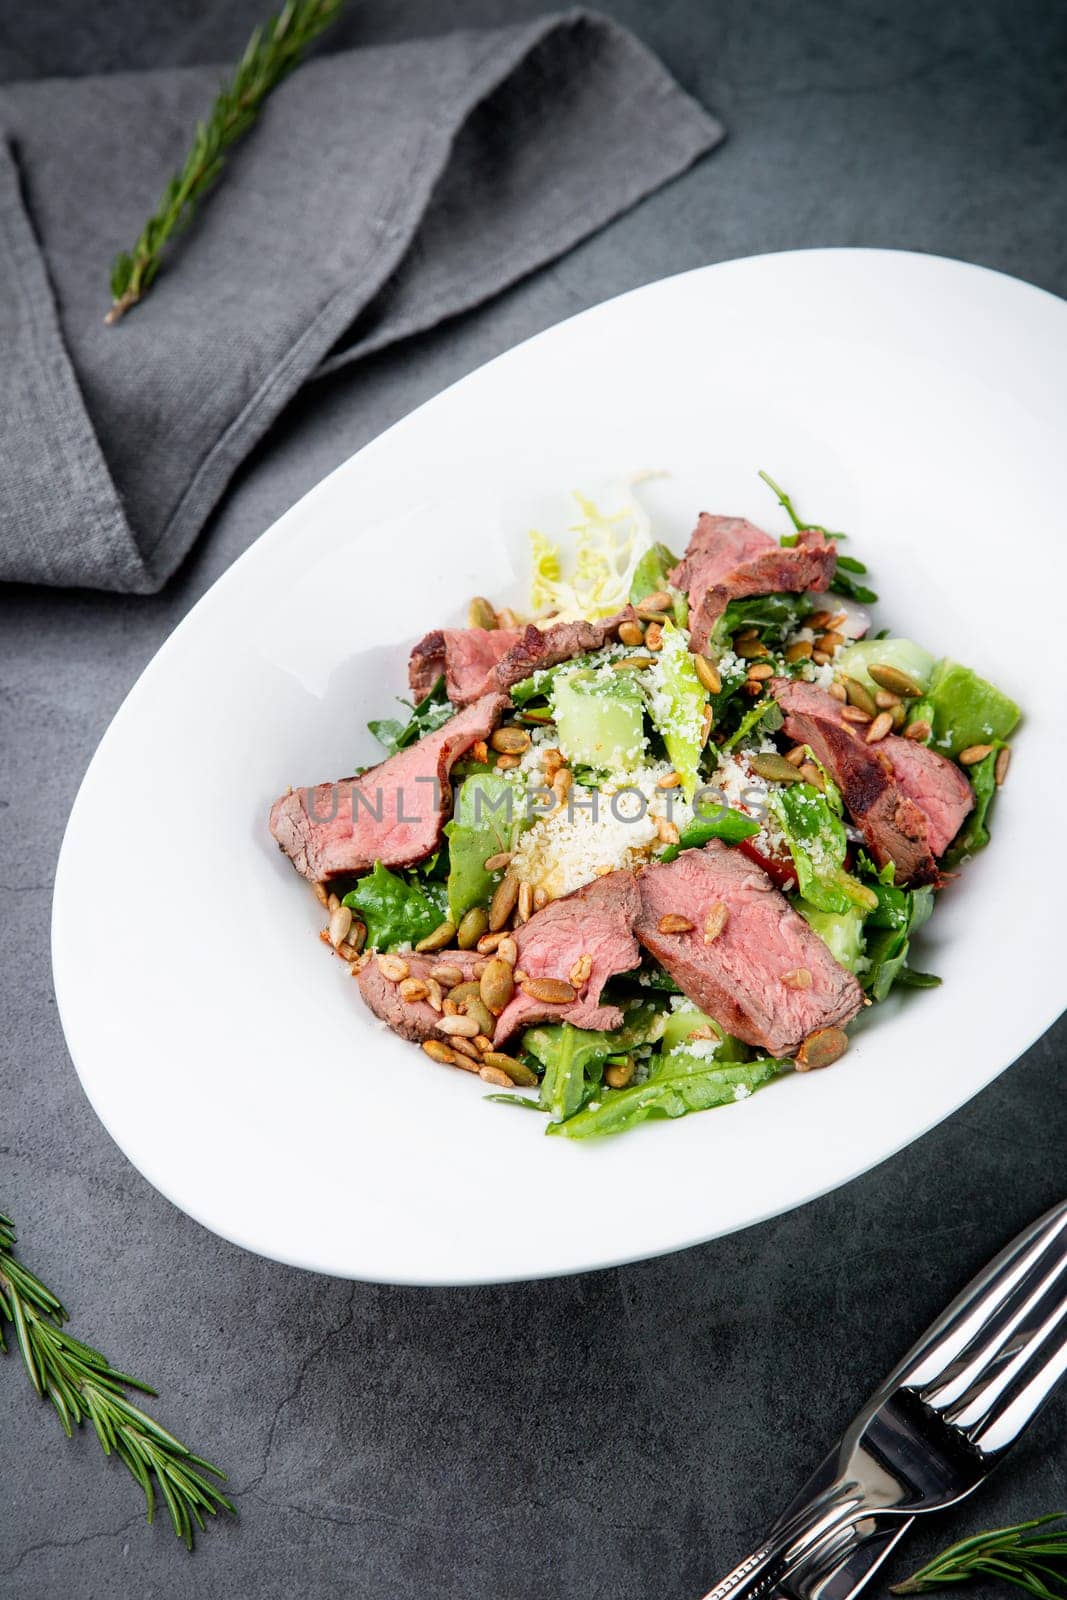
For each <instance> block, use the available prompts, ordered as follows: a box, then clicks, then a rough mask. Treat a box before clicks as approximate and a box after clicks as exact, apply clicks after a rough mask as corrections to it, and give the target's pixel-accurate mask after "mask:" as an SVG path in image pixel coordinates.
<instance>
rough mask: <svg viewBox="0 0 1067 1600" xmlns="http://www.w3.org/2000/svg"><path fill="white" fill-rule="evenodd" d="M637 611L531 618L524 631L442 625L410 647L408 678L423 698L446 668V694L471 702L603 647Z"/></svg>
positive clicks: (454, 699) (456, 702)
mask: <svg viewBox="0 0 1067 1600" xmlns="http://www.w3.org/2000/svg"><path fill="white" fill-rule="evenodd" d="M635 616H636V612H635V611H634V609H633V607H632V606H626V607H625V608H624V609H623V610H622V611H620V612H619V613H618V615H617V616H614V617H606V618H605V619H604V620H603V621H602V622H553V623H552V624H551V625H550V626H548V627H546V628H539V627H537V626H536V625H535V624H534V623H532V622H531V623H528V624H527V626H526V627H525V628H524V629H522V630H521V631H520V632H516V631H515V629H513V628H511V629H509V628H495V629H487V628H438V629H437V630H436V631H435V632H433V633H428V634H427V635H426V636H425V638H423V639H420V640H419V642H418V644H417V645H416V646H415V648H414V649H413V650H412V652H411V660H410V662H409V663H408V682H409V683H410V684H411V689H412V693H413V694H414V695H415V696H416V698H418V699H422V698H423V697H424V696H425V695H427V694H429V692H430V690H431V689H432V688H433V686H434V684H435V683H436V682H437V680H438V678H439V677H440V676H441V675H442V673H443V674H444V679H445V689H446V692H447V694H448V698H449V699H450V700H451V701H452V702H453V704H454V705H458V706H462V705H467V704H468V703H469V702H470V701H471V700H476V699H478V698H479V697H480V696H481V695H483V694H488V693H491V692H493V691H502V692H506V691H507V690H508V689H510V688H511V686H512V684H515V683H521V682H522V680H523V678H528V677H529V676H530V674H531V673H532V672H537V671H539V670H540V669H541V668H543V667H555V666H558V665H559V663H560V662H561V661H569V660H570V659H571V658H572V657H573V656H580V655H585V653H586V652H587V651H589V650H599V649H600V648H601V646H602V645H604V644H607V642H608V640H609V639H613V638H614V637H615V636H616V635H617V634H618V631H619V627H620V625H621V624H622V623H623V622H627V621H630V620H632V619H633V618H634V617H635Z"/></svg>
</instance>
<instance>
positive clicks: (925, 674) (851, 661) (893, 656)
mask: <svg viewBox="0 0 1067 1600" xmlns="http://www.w3.org/2000/svg"><path fill="white" fill-rule="evenodd" d="M834 666H835V667H836V668H837V670H838V671H839V672H843V673H844V674H845V676H846V677H849V678H855V680H856V682H857V683H862V684H863V687H864V688H865V689H869V690H870V691H871V693H872V694H873V693H874V691H875V689H877V687H878V685H877V684H876V683H875V681H874V679H873V678H872V677H871V676H870V674H869V673H868V671H867V668H868V667H872V666H874V667H896V668H897V670H898V672H906V673H907V675H908V677H909V678H914V679H915V682H916V683H918V684H921V685H922V687H923V688H924V689H925V688H926V685H927V684H928V683H929V682H930V674H931V673H932V672H933V670H934V658H933V656H932V655H931V654H930V652H929V650H924V649H923V647H922V645H919V644H913V643H912V641H911V640H910V639H858V640H857V641H856V643H855V644H850V645H847V646H846V647H845V649H844V650H839V651H838V652H837V655H836V656H835V657H834Z"/></svg>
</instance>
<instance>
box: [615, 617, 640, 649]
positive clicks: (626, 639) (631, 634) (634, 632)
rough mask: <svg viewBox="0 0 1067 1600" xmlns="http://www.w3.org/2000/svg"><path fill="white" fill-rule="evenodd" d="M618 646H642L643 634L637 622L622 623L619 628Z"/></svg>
mask: <svg viewBox="0 0 1067 1600" xmlns="http://www.w3.org/2000/svg"><path fill="white" fill-rule="evenodd" d="M619 642H620V644H644V642H645V633H644V629H643V628H642V626H641V624H640V623H639V622H624V623H622V624H621V625H620V627H619Z"/></svg>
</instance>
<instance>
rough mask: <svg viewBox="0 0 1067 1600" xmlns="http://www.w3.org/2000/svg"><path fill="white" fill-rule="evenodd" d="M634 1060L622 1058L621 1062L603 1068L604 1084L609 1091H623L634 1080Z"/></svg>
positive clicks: (629, 1057)
mask: <svg viewBox="0 0 1067 1600" xmlns="http://www.w3.org/2000/svg"><path fill="white" fill-rule="evenodd" d="M634 1071H635V1067H634V1058H633V1056H623V1058H622V1060H621V1061H612V1062H610V1063H609V1064H608V1066H606V1067H605V1068H604V1082H605V1083H606V1084H607V1086H608V1088H609V1089H625V1088H627V1086H628V1085H629V1084H631V1083H632V1082H633V1080H634Z"/></svg>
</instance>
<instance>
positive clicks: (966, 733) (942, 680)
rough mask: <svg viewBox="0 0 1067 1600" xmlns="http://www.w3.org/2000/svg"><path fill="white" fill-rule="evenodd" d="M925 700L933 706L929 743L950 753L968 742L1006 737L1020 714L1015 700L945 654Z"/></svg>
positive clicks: (990, 740)
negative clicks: (931, 730)
mask: <svg viewBox="0 0 1067 1600" xmlns="http://www.w3.org/2000/svg"><path fill="white" fill-rule="evenodd" d="M926 700H927V702H928V703H929V705H930V706H932V708H933V719H932V725H933V733H932V735H931V738H930V744H931V745H932V747H933V748H934V749H935V750H940V751H942V752H943V753H944V754H945V755H949V756H952V757H956V756H958V755H959V753H960V751H961V750H966V749H967V747H968V745H974V744H993V743H995V742H996V741H997V740H998V739H1006V738H1007V737H1008V735H1009V734H1010V733H1011V732H1012V730H1013V729H1014V727H1015V724H1016V723H1017V722H1018V720H1019V717H1020V715H1021V713H1020V711H1019V707H1018V706H1017V705H1016V704H1015V701H1014V700H1009V699H1008V696H1007V695H1006V694H1002V693H1001V691H1000V690H999V689H998V688H996V687H995V686H994V685H993V684H991V683H989V682H988V681H987V680H986V679H985V678H980V677H979V676H978V674H977V672H973V671H972V670H971V668H970V667H961V666H960V664H959V662H958V661H950V660H949V659H948V658H947V657H945V658H944V659H943V660H941V661H939V662H938V663H937V665H936V667H935V668H934V672H933V677H932V678H931V679H930V687H929V689H928V690H927V691H926Z"/></svg>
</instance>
